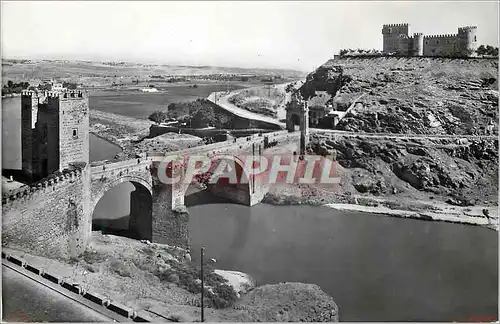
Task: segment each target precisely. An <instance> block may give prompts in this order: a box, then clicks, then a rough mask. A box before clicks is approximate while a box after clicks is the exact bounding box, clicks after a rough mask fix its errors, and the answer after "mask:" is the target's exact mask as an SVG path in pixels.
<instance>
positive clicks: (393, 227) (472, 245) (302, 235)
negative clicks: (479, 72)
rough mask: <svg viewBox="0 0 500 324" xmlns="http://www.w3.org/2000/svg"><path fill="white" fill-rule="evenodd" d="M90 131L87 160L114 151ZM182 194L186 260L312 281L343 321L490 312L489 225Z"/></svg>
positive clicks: (116, 209) (124, 202)
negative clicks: (202, 256) (202, 251)
mask: <svg viewBox="0 0 500 324" xmlns="http://www.w3.org/2000/svg"><path fill="white" fill-rule="evenodd" d="M8 100H13V99H8ZM3 102H4V101H3ZM2 113H3V118H2V126H3V134H2V135H3V136H2V138H3V140H2V141H3V143H2V144H3V150H4V151H3V152H6V151H5V149H6V148H8V151H7V152H9V153H11V152H12V153H11V154H8V155H7V154H3V155H2V156H3V158H2V161H3V162H4V168H5V167H6V166H5V165H7V166H10V167H11V168H13V167H14V166H15V165H16V163H17V165H18V167H20V161H19V159H20V139H19V134H17V135H16V134H15V128H16V126H15V125H13V124H15V123H13V122H10V121H9V122H6V119H5V117H6V116H8V117H10V118H11V120H15V119H16V114H15V113H13V112H12V111H11V109H10V108H9V107H8V106H7V108H6V106H5V105H4V108H3V109H2ZM17 127H18V126H17ZM16 138H17V141H18V142H16ZM91 141H92V142H91V158H92V160H96V159H106V158H111V157H113V156H114V154H116V152H115V151H113V150H111V147H112V146H110V145H112V144H110V143H108V142H106V141H104V140H102V139H100V138H98V137H92V140H91ZM7 142H8V143H7ZM12 143H14V144H12ZM16 143H18V144H16ZM113 148H114V149H117V148H116V147H113ZM16 153H18V155H17V157H16ZM6 162H8V163H6ZM132 190H133V186H132V185H131V184H122V185H120V186H118V187H116V188H114V189H113V190H110V191H109V192H108V193H107V194H106V195H105V196H104V197H103V199H101V201H100V202H99V204H98V206H97V208H96V211H95V213H94V217H95V218H108V219H118V218H122V217H123V216H126V215H127V214H128V213H129V205H130V201H129V194H130V191H132ZM186 204H187V206H188V210H189V212H190V214H191V217H190V224H189V227H190V232H191V238H192V247H193V258H194V259H195V260H196V259H197V257H198V251H199V248H200V247H201V246H204V247H205V248H206V254H207V258H215V259H216V260H217V263H216V266H217V267H218V268H221V269H228V270H238V271H243V272H246V273H248V274H250V275H251V276H252V277H254V278H255V279H256V280H257V283H258V284H259V285H262V284H266V283H276V282H282V281H291V282H293V281H295V282H306V283H314V284H317V285H319V286H320V287H321V288H322V289H323V290H324V291H325V292H327V293H328V294H330V295H331V296H333V298H334V299H335V301H336V302H337V303H338V305H339V307H340V314H341V320H343V321H467V320H474V319H485V318H487V319H488V318H489V319H491V317H495V318H497V316H498V314H497V312H498V234H497V232H494V231H492V230H489V229H485V228H480V227H474V226H466V225H459V224H449V223H438V222H426V221H418V220H411V219H397V218H390V217H385V216H375V215H368V214H364V213H354V212H345V211H342V212H340V211H335V210H333V209H329V208H326V207H312V206H272V205H266V204H259V205H257V206H254V207H252V208H249V207H246V206H240V205H235V204H231V203H221V202H220V201H219V202H217V201H214V200H211V199H210V198H209V196H207V195H205V194H203V195H192V196H190V197H187V198H186Z"/></svg>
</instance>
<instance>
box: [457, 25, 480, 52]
mask: <svg viewBox="0 0 500 324" xmlns="http://www.w3.org/2000/svg"><path fill="white" fill-rule="evenodd" d="M476 49H477V27H476V26H467V27H459V28H458V51H459V53H460V54H461V55H463V56H476Z"/></svg>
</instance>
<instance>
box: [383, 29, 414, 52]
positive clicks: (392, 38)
mask: <svg viewBox="0 0 500 324" xmlns="http://www.w3.org/2000/svg"><path fill="white" fill-rule="evenodd" d="M409 31H410V25H409V24H406V23H405V24H389V25H383V27H382V35H383V39H384V43H383V51H384V53H393V52H399V51H400V48H401V47H402V46H403V47H404V45H401V39H402V38H404V37H408V33H409Z"/></svg>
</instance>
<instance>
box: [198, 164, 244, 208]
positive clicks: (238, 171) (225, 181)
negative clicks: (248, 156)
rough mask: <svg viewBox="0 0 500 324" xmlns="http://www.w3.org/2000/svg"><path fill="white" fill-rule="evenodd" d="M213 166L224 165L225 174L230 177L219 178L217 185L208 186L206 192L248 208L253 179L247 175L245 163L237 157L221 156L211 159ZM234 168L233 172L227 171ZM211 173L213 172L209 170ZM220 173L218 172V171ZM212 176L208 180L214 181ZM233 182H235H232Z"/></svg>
mask: <svg viewBox="0 0 500 324" xmlns="http://www.w3.org/2000/svg"><path fill="white" fill-rule="evenodd" d="M212 161H213V164H214V165H215V166H219V165H221V163H225V169H224V170H225V172H228V173H229V174H231V176H230V177H219V178H218V179H217V180H218V181H217V183H214V184H211V183H209V184H208V190H209V191H210V192H211V193H212V194H214V195H216V196H221V197H224V198H227V199H229V200H231V201H233V202H236V203H239V204H243V205H247V206H250V205H251V196H252V185H253V178H252V177H250V175H249V174H248V170H247V168H246V167H245V162H244V161H243V160H242V159H241V158H240V157H237V156H232V155H222V156H220V155H219V156H217V155H216V156H214V157H212ZM232 168H234V170H229V169H232ZM211 170H212V172H213V171H215V170H213V168H211ZM219 171H220V170H219ZM215 177H216V175H213V176H212V177H211V179H210V180H215V179H214V178H215ZM234 181H235V182H234Z"/></svg>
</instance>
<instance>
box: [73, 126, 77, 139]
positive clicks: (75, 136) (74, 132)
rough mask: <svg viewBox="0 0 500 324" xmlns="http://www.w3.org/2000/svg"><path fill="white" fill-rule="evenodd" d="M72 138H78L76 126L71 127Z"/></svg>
mask: <svg viewBox="0 0 500 324" xmlns="http://www.w3.org/2000/svg"><path fill="white" fill-rule="evenodd" d="M73 138H78V128H73Z"/></svg>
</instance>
